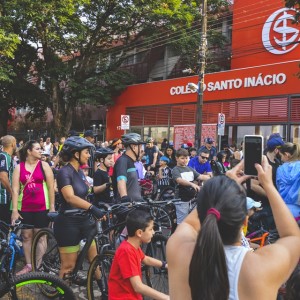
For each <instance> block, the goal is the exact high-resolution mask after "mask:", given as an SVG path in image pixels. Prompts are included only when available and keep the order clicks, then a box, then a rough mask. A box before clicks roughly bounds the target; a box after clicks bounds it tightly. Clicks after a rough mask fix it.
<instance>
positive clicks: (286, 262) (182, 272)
mask: <svg viewBox="0 0 300 300" xmlns="http://www.w3.org/2000/svg"><path fill="white" fill-rule="evenodd" d="M256 168H257V171H258V178H259V181H260V184H261V185H262V186H263V188H264V189H265V192H266V194H267V196H268V198H269V201H270V204H271V208H272V211H273V215H274V219H275V223H276V226H277V229H278V232H279V235H280V238H279V239H278V241H277V242H276V243H275V244H272V245H270V246H267V247H262V248H259V249H258V250H256V251H255V252H252V251H249V250H248V249H246V248H244V247H242V246H241V228H242V226H243V224H244V222H245V221H246V216H247V208H246V195H245V192H244V190H243V188H242V186H241V185H240V184H239V183H241V182H243V181H244V180H245V179H246V176H243V177H240V175H239V174H241V171H242V170H243V162H241V163H240V164H238V165H237V166H236V167H235V168H234V169H232V170H230V171H228V172H227V173H226V175H227V176H217V177H214V178H212V179H210V180H208V181H207V182H206V183H205V185H204V186H203V187H202V189H201V190H200V192H199V194H198V198H197V209H195V210H194V211H193V212H192V213H191V214H190V215H189V216H188V217H187V218H186V219H185V220H184V222H182V223H181V224H180V225H179V226H178V227H177V229H176V231H175V233H174V234H173V235H172V236H171V237H170V239H169V241H168V244H167V260H168V273H169V288H170V298H171V299H172V300H173V299H174V300H176V299H193V300H227V299H230V300H250V299H251V300H252V299H264V300H268V299H276V296H277V291H278V289H279V287H280V286H281V284H282V283H284V282H285V281H286V280H287V278H288V277H289V276H290V274H291V273H292V271H293V269H294V268H295V266H296V265H297V262H298V260H299V256H300V234H299V228H298V226H297V223H296V222H295V220H294V218H293V216H292V215H291V213H290V211H289V210H288V208H287V207H286V205H285V204H284V202H283V200H282V198H281V197H280V195H279V193H278V192H277V190H276V188H275V187H274V185H273V182H272V167H271V166H270V165H269V164H268V161H267V159H266V158H265V157H264V158H263V163H262V165H256ZM229 177H230V178H229ZM279 258H280V259H279Z"/></svg>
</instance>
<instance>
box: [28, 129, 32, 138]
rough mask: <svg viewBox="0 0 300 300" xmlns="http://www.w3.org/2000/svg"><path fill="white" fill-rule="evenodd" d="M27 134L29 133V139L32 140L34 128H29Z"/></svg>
mask: <svg viewBox="0 0 300 300" xmlns="http://www.w3.org/2000/svg"><path fill="white" fill-rule="evenodd" d="M27 134H28V140H31V136H32V135H33V130H32V129H27Z"/></svg>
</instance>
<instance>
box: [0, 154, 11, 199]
mask: <svg viewBox="0 0 300 300" xmlns="http://www.w3.org/2000/svg"><path fill="white" fill-rule="evenodd" d="M13 170H14V165H13V160H12V157H11V156H10V155H9V154H8V153H6V152H0V172H6V173H7V174H8V180H9V182H10V185H11V183H12V173H13ZM9 200H10V194H9V193H8V191H7V190H6V189H5V188H4V186H3V185H2V182H1V181H0V204H7V203H9Z"/></svg>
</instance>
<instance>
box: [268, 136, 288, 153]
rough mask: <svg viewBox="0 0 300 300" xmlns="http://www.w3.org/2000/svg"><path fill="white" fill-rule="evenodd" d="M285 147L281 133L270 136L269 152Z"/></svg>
mask: <svg viewBox="0 0 300 300" xmlns="http://www.w3.org/2000/svg"><path fill="white" fill-rule="evenodd" d="M282 145H284V141H283V140H282V137H281V136H280V134H279V133H273V134H271V135H270V137H269V139H268V141H267V149H268V150H269V151H272V150H274V149H275V148H276V147H278V146H282Z"/></svg>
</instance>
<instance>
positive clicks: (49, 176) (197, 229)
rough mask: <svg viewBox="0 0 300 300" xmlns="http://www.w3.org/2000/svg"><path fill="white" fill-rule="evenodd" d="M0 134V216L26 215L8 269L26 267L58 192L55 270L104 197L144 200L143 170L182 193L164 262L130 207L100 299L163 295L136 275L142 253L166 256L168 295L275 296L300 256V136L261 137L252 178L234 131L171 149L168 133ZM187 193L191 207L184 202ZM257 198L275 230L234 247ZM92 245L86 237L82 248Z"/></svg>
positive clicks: (146, 220) (148, 225) (68, 259)
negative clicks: (268, 241)
mask: <svg viewBox="0 0 300 300" xmlns="http://www.w3.org/2000/svg"><path fill="white" fill-rule="evenodd" d="M1 146H2V150H1V152H0V183H1V185H0V220H2V221H5V222H6V223H12V224H14V222H15V221H16V220H17V219H21V220H22V222H24V223H26V224H30V225H33V226H34V229H30V230H29V229H26V230H23V231H22V238H23V248H24V254H25V261H26V264H25V266H24V268H23V269H22V270H21V271H20V272H19V273H18V274H17V275H20V274H24V273H27V272H30V271H31V261H30V251H31V241H32V237H33V234H34V233H36V232H37V231H38V230H39V229H41V228H43V227H47V226H48V219H47V213H48V212H49V211H50V212H51V211H54V210H55V209H57V207H58V204H59V214H58V217H57V218H56V219H55V222H54V234H55V238H56V239H57V243H58V246H59V252H60V259H61V270H60V276H61V277H64V276H65V275H66V274H68V273H69V272H70V271H71V270H72V269H73V268H74V266H75V263H76V259H77V256H78V252H79V243H80V241H81V240H82V239H84V238H86V237H87V235H88V234H89V232H90V230H91V228H92V226H94V222H95V221H94V219H91V218H90V217H89V216H90V215H93V216H94V217H95V219H101V218H102V217H103V211H102V210H101V209H102V208H103V205H106V206H109V205H112V204H114V203H122V202H130V201H139V200H141V195H142V191H141V182H142V181H143V180H144V179H145V178H148V177H149V176H151V177H152V178H153V177H154V178H156V180H157V184H158V194H159V193H160V190H161V189H162V188H163V187H166V186H172V187H174V188H175V196H174V197H175V198H179V199H180V201H177V202H176V204H175V205H176V214H177V224H178V228H177V230H176V232H175V233H174V234H173V235H172V236H171V238H170V240H169V242H168V245H167V248H168V264H166V262H161V261H157V260H154V259H151V258H149V257H145V255H144V254H143V253H142V252H141V250H140V248H139V247H140V244H141V243H142V242H146V243H147V242H149V241H150V240H151V238H152V236H153V233H154V231H153V220H152V219H151V216H149V215H147V214H145V213H143V212H139V213H138V215H134V214H133V215H132V216H128V218H127V227H128V228H127V230H128V240H127V242H126V244H124V245H123V246H122V247H120V250H117V254H116V259H115V260H114V263H113V267H112V275H111V278H110V281H109V284H110V286H111V287H112V288H111V289H110V297H109V299H111V300H113V299H120V298H118V297H120V295H121V296H122V297H123V298H124V299H125V298H126V297H127V298H128V299H141V295H144V296H149V297H153V298H155V299H168V298H169V296H167V295H164V294H162V293H159V292H157V291H155V290H153V289H151V288H149V287H146V286H145V285H143V283H142V281H141V272H140V267H141V262H143V263H145V264H149V265H153V266H156V267H163V268H166V267H167V268H169V279H170V295H171V299H208V300H209V299H260V298H263V299H275V298H276V297H275V293H277V290H278V288H279V287H280V285H281V284H282V283H284V282H285V281H286V280H287V279H288V277H289V276H290V275H291V273H292V271H293V269H294V268H295V266H296V265H297V262H298V260H299V257H300V235H299V228H298V226H297V223H296V221H298V220H299V219H300V145H299V144H297V143H289V142H284V141H283V139H282V137H281V136H280V135H279V134H278V133H273V134H271V135H270V137H269V138H268V140H267V144H266V149H265V153H264V154H265V156H264V158H263V161H262V164H261V165H257V166H256V169H257V171H258V177H256V178H251V177H249V176H245V175H243V143H241V145H240V147H239V148H238V147H236V145H234V144H232V145H230V146H229V145H228V144H225V145H223V149H221V151H218V150H217V148H216V146H215V142H214V140H213V138H211V137H207V138H206V139H205V140H204V144H203V145H202V146H201V147H200V148H199V149H196V148H195V147H193V144H192V143H191V142H187V143H185V144H182V146H181V147H180V148H179V149H174V145H173V143H172V142H170V141H168V140H167V139H164V140H163V143H162V144H161V145H160V147H159V146H158V145H157V144H156V143H155V140H154V139H153V138H152V137H148V138H147V139H146V140H145V141H144V140H143V139H142V137H141V136H140V135H139V134H137V133H127V134H124V135H123V136H122V137H119V138H115V139H113V140H112V141H109V142H104V143H102V144H101V145H100V144H99V143H98V142H97V141H95V136H94V134H93V131H92V130H87V131H85V132H84V135H83V137H80V136H79V135H78V134H77V133H76V132H75V131H73V130H72V131H70V132H69V135H68V137H67V138H64V137H62V138H61V139H60V140H59V141H55V142H54V143H52V142H51V139H50V137H46V138H45V139H43V138H41V139H39V140H29V141H27V142H25V143H24V141H23V140H20V141H18V142H17V140H16V139H15V138H14V137H13V136H11V135H7V136H4V137H2V138H1ZM192 200H195V201H196V202H197V209H196V210H193V211H192V212H191V213H189V212H190V203H191V201H192ZM260 206H262V207H261V208H260V209H262V210H264V211H265V212H266V214H267V216H268V219H267V220H268V224H267V226H268V228H269V229H271V228H277V230H278V232H279V235H280V238H279V240H278V241H277V242H276V243H275V244H274V245H272V246H270V247H265V248H264V249H259V250H258V251H255V252H253V251H249V250H250V249H252V248H251V245H250V246H249V244H248V245H247V247H241V245H242V244H243V243H242V242H243V240H244V241H245V239H243V234H242V232H243V227H247V220H248V218H249V216H251V214H249V212H250V211H251V210H253V212H254V211H255V209H256V208H258V207H260ZM245 243H246V244H247V241H245ZM243 245H244V244H243ZM252 250H253V249H252ZM96 254H97V249H96V245H95V244H94V243H93V244H92V245H91V248H90V249H89V253H88V259H89V260H90V261H91V260H92V259H93V258H94V257H95V255H96ZM124 255H125V256H124ZM277 257H281V259H280V260H278V259H276V258H277ZM130 265H131V266H134V267H132V268H130V267H129V266H130ZM279 270H280V272H279ZM255 278H264V279H266V278H267V282H266V281H263V280H262V281H258V280H254V279H255ZM296 278H297V277H296ZM116 287H118V288H116ZM116 289H117V291H116ZM249 290H250V293H249ZM262 295H263V296H262ZM274 297H275V298H274ZM127 298H126V299H127ZM294 299H296V298H294Z"/></svg>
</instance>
